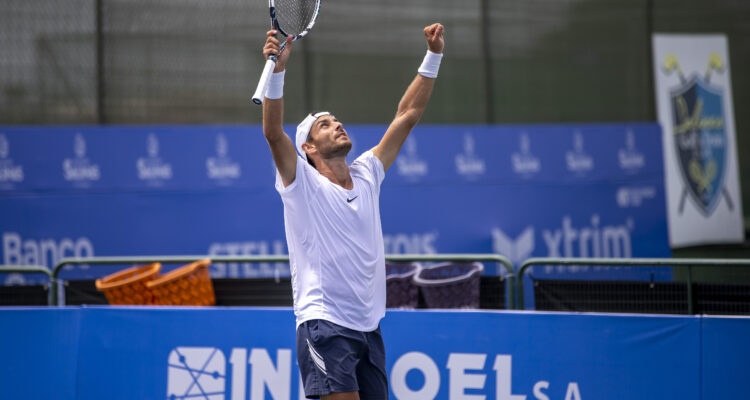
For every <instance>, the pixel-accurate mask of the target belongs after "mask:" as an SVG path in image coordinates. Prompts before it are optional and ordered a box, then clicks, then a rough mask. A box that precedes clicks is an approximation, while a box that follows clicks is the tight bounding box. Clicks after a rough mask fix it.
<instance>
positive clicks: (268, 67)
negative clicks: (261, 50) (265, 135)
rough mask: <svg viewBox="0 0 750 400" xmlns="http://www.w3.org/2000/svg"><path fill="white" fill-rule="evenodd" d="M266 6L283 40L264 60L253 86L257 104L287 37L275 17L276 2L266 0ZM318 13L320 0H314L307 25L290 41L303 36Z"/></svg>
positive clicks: (259, 102)
mask: <svg viewBox="0 0 750 400" xmlns="http://www.w3.org/2000/svg"><path fill="white" fill-rule="evenodd" d="M268 8H269V13H270V14H271V28H272V29H275V30H276V31H277V32H279V33H281V34H282V35H283V36H284V39H285V40H283V41H282V43H281V46H280V47H279V53H278V54H271V56H269V57H268V60H266V64H265V66H264V67H263V73H261V75H260V80H259V81H258V86H257V87H256V88H255V93H254V94H253V103H255V104H257V105H262V104H263V98H264V97H265V95H266V91H267V90H268V82H269V81H270V80H271V74H272V73H273V69H274V68H276V61H277V60H278V59H279V56H280V55H281V53H282V52H284V48H286V38H287V37H289V34H288V33H286V32H285V31H284V29H282V28H281V26H280V25H279V20H278V18H276V2H275V1H274V0H268ZM319 14H320V0H316V1H315V11H314V13H313V17H312V19H310V23H308V24H307V27H305V29H304V30H303V31H302V32H300V33H299V35H295V36H294V37H292V41H295V40H298V39H302V38H303V37H305V36H306V35H307V34H308V33H309V32H310V29H312V27H313V25H315V22H317V20H318V15H319Z"/></svg>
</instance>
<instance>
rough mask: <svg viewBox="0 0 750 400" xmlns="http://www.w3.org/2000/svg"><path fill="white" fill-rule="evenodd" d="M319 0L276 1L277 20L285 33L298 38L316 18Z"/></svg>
mask: <svg viewBox="0 0 750 400" xmlns="http://www.w3.org/2000/svg"><path fill="white" fill-rule="evenodd" d="M317 8H318V1H317V0H276V18H277V20H278V22H279V27H281V29H282V30H284V32H286V33H287V34H288V35H294V36H297V35H299V34H301V33H302V32H304V31H305V30H306V29H307V26H308V25H309V24H310V22H311V21H312V20H313V18H315V12H316V10H317Z"/></svg>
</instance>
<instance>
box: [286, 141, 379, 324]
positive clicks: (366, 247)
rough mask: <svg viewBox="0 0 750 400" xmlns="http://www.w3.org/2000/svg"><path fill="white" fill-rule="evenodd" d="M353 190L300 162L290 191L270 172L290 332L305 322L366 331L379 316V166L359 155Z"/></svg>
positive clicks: (368, 155) (372, 157)
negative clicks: (292, 323)
mask: <svg viewBox="0 0 750 400" xmlns="http://www.w3.org/2000/svg"><path fill="white" fill-rule="evenodd" d="M349 172H350V174H351V177H352V181H354V188H353V189H352V190H346V189H344V188H343V187H341V186H339V185H337V184H334V183H333V182H331V181H329V180H328V178H326V177H324V176H322V175H321V174H320V173H319V172H318V171H317V170H316V169H315V168H313V167H312V166H311V165H310V164H308V163H307V162H306V161H305V160H303V159H302V158H298V159H297V173H296V177H295V179H294V182H292V184H291V185H289V186H287V187H284V184H283V183H282V181H281V176H280V175H279V174H278V171H277V173H276V190H277V191H278V192H279V194H280V195H281V199H282V201H283V202H284V227H285V228H286V240H287V245H288V247H289V259H290V267H291V274H292V293H293V295H294V314H295V315H296V317H297V326H299V325H300V324H301V323H303V322H305V321H308V320H311V319H324V320H327V321H330V322H333V323H335V324H338V325H341V326H344V327H347V328H350V329H355V330H358V331H362V332H369V331H373V330H375V329H377V327H378V324H379V322H380V319H381V318H383V316H384V315H385V253H384V248H383V230H382V227H381V225H380V199H379V198H380V184H381V183H382V182H383V179H384V178H385V171H384V170H383V164H382V163H381V162H380V160H379V159H378V158H377V157H376V156H375V155H374V154H373V153H372V152H371V151H368V152H365V153H364V154H362V155H361V156H359V158H357V159H356V160H355V161H354V162H353V163H352V165H351V166H350V167H349Z"/></svg>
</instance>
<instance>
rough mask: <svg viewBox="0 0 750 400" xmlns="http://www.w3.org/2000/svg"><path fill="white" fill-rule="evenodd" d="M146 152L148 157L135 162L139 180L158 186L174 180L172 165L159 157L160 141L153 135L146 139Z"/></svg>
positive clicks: (150, 134)
mask: <svg viewBox="0 0 750 400" xmlns="http://www.w3.org/2000/svg"><path fill="white" fill-rule="evenodd" d="M146 152H147V153H148V157H139V158H138V159H137V160H136V162H135V168H136V171H137V172H138V179H140V180H142V181H146V182H148V183H150V184H152V185H157V186H158V185H160V184H161V183H162V182H163V181H165V180H169V179H172V164H169V163H167V162H164V161H162V159H161V157H159V139H158V138H157V137H156V135H155V134H153V133H149V134H148V137H146Z"/></svg>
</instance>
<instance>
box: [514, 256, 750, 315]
mask: <svg viewBox="0 0 750 400" xmlns="http://www.w3.org/2000/svg"><path fill="white" fill-rule="evenodd" d="M540 265H586V266H625V267H637V268H646V267H673V268H684V269H686V270H687V279H686V282H685V283H686V285H687V305H688V314H692V313H693V276H692V268H693V267H702V266H705V267H708V266H731V267H738V266H741V267H750V260H746V259H680V258H530V259H528V260H526V261H525V262H524V263H523V264H521V268H520V269H519V270H518V279H517V280H516V286H517V287H516V294H517V295H518V299H517V301H516V304H517V305H518V309H520V310H522V309H523V307H524V305H523V301H524V293H523V277H524V274H525V273H526V270H528V269H529V268H530V267H533V266H540Z"/></svg>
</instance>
